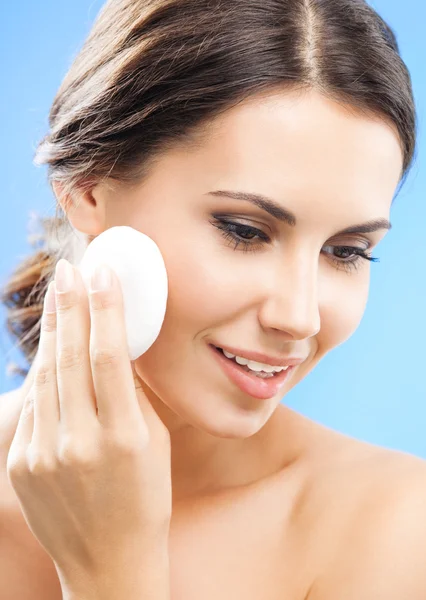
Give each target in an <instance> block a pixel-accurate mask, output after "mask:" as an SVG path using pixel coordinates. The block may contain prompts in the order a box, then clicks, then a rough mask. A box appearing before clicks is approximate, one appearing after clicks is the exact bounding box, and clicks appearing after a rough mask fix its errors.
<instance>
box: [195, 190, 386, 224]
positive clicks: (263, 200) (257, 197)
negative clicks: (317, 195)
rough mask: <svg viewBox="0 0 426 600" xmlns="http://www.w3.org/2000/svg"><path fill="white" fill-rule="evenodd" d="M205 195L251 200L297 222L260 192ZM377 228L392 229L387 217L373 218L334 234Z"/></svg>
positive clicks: (290, 213) (288, 219)
mask: <svg viewBox="0 0 426 600" xmlns="http://www.w3.org/2000/svg"><path fill="white" fill-rule="evenodd" d="M206 195H209V196H225V197H227V198H232V199H233V200H245V201H246V202H251V204H254V205H255V206H257V207H259V208H261V209H262V210H264V211H266V212H267V213H269V214H270V215H272V216H273V217H274V218H275V219H278V221H283V222H284V223H287V224H288V225H290V227H295V226H296V224H297V220H296V216H295V215H294V214H293V213H292V212H290V211H289V210H287V209H286V208H284V207H282V206H280V205H279V204H277V203H276V202H275V201H274V200H271V198H267V197H266V196H262V195H260V194H252V193H249V192H237V191H230V190H215V191H214V192H208V194H206ZM379 229H392V224H391V223H390V222H389V221H388V220H387V219H373V220H372V221H367V222H366V223H360V224H358V225H351V226H350V227H346V228H345V229H342V230H341V231H339V232H338V233H337V234H336V235H342V234H345V233H372V232H374V231H378V230H379Z"/></svg>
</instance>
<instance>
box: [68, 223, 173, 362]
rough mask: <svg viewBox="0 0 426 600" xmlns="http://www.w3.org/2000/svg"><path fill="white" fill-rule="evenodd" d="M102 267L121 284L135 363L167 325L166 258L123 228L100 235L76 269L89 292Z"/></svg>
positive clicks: (147, 241)
mask: <svg viewBox="0 0 426 600" xmlns="http://www.w3.org/2000/svg"><path fill="white" fill-rule="evenodd" d="M102 263H105V264H107V265H108V266H109V267H111V268H112V269H113V271H114V272H115V273H116V275H117V277H118V279H119V280H120V284H121V289H122V292H123V299H124V315H125V321H126V332H127V343H128V350H129V356H130V360H135V359H136V358H138V357H139V356H141V355H142V354H143V353H144V352H146V351H147V350H148V348H149V347H150V346H152V344H153V343H154V342H155V340H156V339H157V337H158V335H159V333H160V330H161V327H162V324H163V321H164V316H165V313H166V305H167V295H168V280H167V271H166V266H165V264H164V260H163V257H162V255H161V252H160V249H159V248H158V246H157V244H156V243H155V242H154V241H153V240H152V239H151V238H150V237H148V236H147V235H145V234H144V233H141V232H140V231H137V230H136V229H133V227H126V226H120V227H111V228H110V229H107V230H106V231H104V232H103V233H101V234H100V235H98V236H97V237H96V238H95V239H94V240H93V241H92V242H91V243H90V244H89V245H88V247H87V249H86V251H85V253H84V255H83V258H82V260H81V261H80V264H79V265H76V266H77V268H78V269H79V270H80V273H81V275H82V278H83V281H84V285H85V287H86V289H87V291H88V292H89V286H90V280H91V277H92V274H93V271H94V269H95V267H96V266H98V265H99V264H102Z"/></svg>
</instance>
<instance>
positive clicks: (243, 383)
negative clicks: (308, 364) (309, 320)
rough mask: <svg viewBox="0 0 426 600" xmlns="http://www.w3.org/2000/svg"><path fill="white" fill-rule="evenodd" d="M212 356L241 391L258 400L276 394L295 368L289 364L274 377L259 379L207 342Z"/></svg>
mask: <svg viewBox="0 0 426 600" xmlns="http://www.w3.org/2000/svg"><path fill="white" fill-rule="evenodd" d="M209 348H210V349H211V351H212V353H213V357H214V358H215V360H216V361H217V362H218V364H219V366H220V367H222V370H223V371H224V373H225V374H226V375H227V376H228V379H230V380H231V381H232V383H234V384H235V385H236V386H237V387H238V388H239V389H240V390H241V391H243V392H245V393H246V394H248V395H249V396H252V397H253V398H257V399H258V400H269V399H270V398H273V397H274V396H276V395H277V393H278V391H279V389H280V388H281V387H282V386H283V385H284V384H285V383H286V381H288V379H289V377H290V376H291V375H292V373H293V371H294V370H295V368H296V367H295V365H293V366H289V368H288V369H287V370H286V371H281V373H278V374H277V375H274V377H270V378H268V379H261V378H259V377H256V375H253V374H251V373H249V372H247V371H244V369H242V368H241V365H238V364H237V363H236V362H235V361H233V360H230V359H229V358H226V356H225V355H224V354H223V353H222V352H220V350H218V349H217V348H216V347H215V346H214V345H213V344H209Z"/></svg>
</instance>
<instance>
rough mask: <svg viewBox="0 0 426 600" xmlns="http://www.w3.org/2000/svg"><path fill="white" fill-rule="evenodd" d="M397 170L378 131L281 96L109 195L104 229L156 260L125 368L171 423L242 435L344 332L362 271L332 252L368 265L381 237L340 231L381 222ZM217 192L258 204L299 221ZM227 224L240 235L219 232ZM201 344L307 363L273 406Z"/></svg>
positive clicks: (365, 282)
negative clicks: (159, 271) (163, 299)
mask: <svg viewBox="0 0 426 600" xmlns="http://www.w3.org/2000/svg"><path fill="white" fill-rule="evenodd" d="M402 160H403V157H402V153H401V150H400V146H399V144H398V138H397V134H396V132H395V131H394V130H393V128H392V127H391V126H389V125H386V124H385V123H384V122H382V121H379V120H378V119H373V118H368V117H366V116H365V115H361V113H359V114H357V113H355V112H354V111H352V112H349V111H348V109H346V108H344V107H343V106H341V105H339V104H337V103H334V102H332V101H330V100H327V99H325V98H324V97H322V96H321V95H319V94H318V93H316V92H309V93H305V94H304V95H301V94H297V93H294V92H293V93H288V92H284V93H283V92H281V93H278V94H277V95H264V96H260V97H259V96H257V97H256V99H253V98H252V99H251V100H250V101H249V102H246V103H244V104H241V105H239V106H238V107H236V108H234V109H232V110H230V111H228V112H227V113H226V114H224V115H223V116H221V117H220V118H218V119H217V120H216V121H214V122H213V123H212V125H211V127H210V129H209V130H208V131H207V135H206V137H205V138H204V140H203V143H202V144H198V145H197V146H195V145H194V147H193V148H191V147H185V148H182V147H181V148H179V149H176V150H173V151H169V152H168V153H167V154H165V155H164V156H163V158H162V159H161V160H159V161H158V163H157V164H156V165H155V167H153V170H152V172H151V175H150V177H149V178H148V179H146V180H145V181H144V183H143V184H141V185H136V186H133V187H132V188H131V189H126V190H124V188H123V187H118V188H116V191H115V192H114V193H111V192H108V193H109V196H108V198H107V202H106V213H105V214H106V223H105V227H112V226H115V225H128V226H131V227H134V228H135V229H137V230H139V231H141V232H143V233H145V234H147V235H148V236H149V237H151V238H152V239H153V240H154V241H155V242H156V243H157V245H158V246H159V248H160V250H161V252H162V254H163V257H164V260H165V264H166V268H167V272H168V278H169V297H168V305H167V312H166V317H165V320H164V324H163V328H162V330H161V333H160V335H159V337H158V338H157V340H156V342H155V343H154V344H153V345H152V347H151V348H150V349H149V350H148V351H147V352H146V353H145V354H144V355H143V356H141V357H140V358H139V359H138V360H137V362H136V366H137V370H138V372H139V374H140V375H141V377H142V378H143V380H144V382H145V385H146V386H147V393H148V394H149V396H150V398H151V399H152V400H155V402H157V403H158V404H159V405H160V404H161V405H162V406H163V405H164V406H163V408H162V410H165V411H167V414H168V415H169V417H170V419H169V422H171V423H173V424H174V426H175V427H176V428H177V427H180V426H181V425H182V424H185V425H192V426H193V427H196V428H198V429H201V430H203V431H205V432H207V433H209V434H211V435H213V436H217V437H224V438H225V437H228V438H238V437H239V438H245V437H248V436H251V435H253V434H254V433H256V431H258V430H259V429H260V428H262V427H263V425H264V424H265V423H266V421H267V420H268V419H269V417H270V416H271V414H272V413H273V412H274V410H275V409H276V407H277V405H278V404H279V403H280V401H281V399H282V398H283V397H284V396H285V395H286V394H287V392H288V391H289V390H290V389H292V388H293V387H294V386H295V385H296V384H297V383H298V382H299V381H301V380H302V379H303V378H304V377H305V376H306V375H307V374H308V373H309V372H310V371H311V370H312V369H313V368H314V367H315V366H316V365H317V363H318V362H319V361H320V360H321V359H322V358H323V357H324V356H325V355H326V354H327V353H328V352H329V351H330V350H332V349H333V348H335V347H336V346H338V345H340V344H342V343H343V342H344V341H345V340H347V339H348V338H349V337H350V336H351V335H352V334H353V333H354V331H355V330H356V329H357V327H358V325H359V323H360V320H361V318H362V315H363V313H364V309H365V306H366V301H367V296H368V289H369V280H370V264H371V263H370V262H369V261H368V260H367V259H366V258H363V257H362V256H357V254H355V253H354V252H353V250H352V251H350V252H348V250H347V248H346V249H345V248H342V247H348V246H350V247H351V248H356V249H357V250H358V251H359V252H367V253H368V254H372V255H373V256H377V253H376V252H375V251H374V249H375V246H376V245H377V244H378V243H379V242H380V240H381V239H382V238H383V237H384V235H385V234H386V231H387V230H386V228H379V229H377V231H372V232H368V233H363V232H356V231H355V232H354V233H339V232H341V230H343V229H346V228H348V227H353V226H355V225H359V224H363V223H366V222H368V221H371V220H376V219H389V216H390V215H389V213H390V208H391V203H392V199H393V196H394V193H395V191H396V186H397V185H398V182H399V178H400V175H401V169H402ZM101 189H104V188H101V187H98V188H95V190H94V192H93V195H94V197H95V198H96V194H98V196H99V195H100V194H101V193H103V192H101ZM218 190H221V191H224V190H227V191H232V192H246V193H251V194H260V195H262V196H264V197H268V198H270V199H272V200H273V201H274V202H275V203H276V204H278V205H279V206H280V207H282V208H283V209H284V208H285V209H286V210H287V211H291V213H293V214H294V216H295V218H296V224H295V225H293V226H292V225H290V224H288V223H286V222H284V221H281V220H277V219H276V218H274V217H273V216H271V215H270V214H269V213H267V212H265V211H264V210H262V209H261V208H260V207H258V206H255V205H253V204H252V203H250V202H248V201H246V200H241V199H232V198H229V197H227V196H226V195H225V194H223V195H220V194H218ZM105 194H107V192H105ZM226 223H234V224H239V225H240V227H239V229H238V228H237V229H235V226H234V227H231V228H230V232H229V231H228V233H226V232H225V231H223V230H222V229H220V228H219V227H228V229H229V225H226ZM243 225H244V226H246V227H250V228H255V229H256V231H253V229H244V227H241V226H243ZM355 229H356V228H355ZM232 232H234V234H235V233H236V234H237V238H238V237H240V238H242V239H243V240H244V239H245V242H246V243H247V244H248V246H247V248H246V249H247V250H250V251H244V248H245V244H244V241H241V243H240V244H239V245H238V246H237V242H236V241H233V240H232V238H231V235H232ZM225 236H228V237H227V238H225ZM250 240H251V241H250ZM236 246H237V247H236ZM354 259H356V262H355V261H354V262H352V260H354ZM209 344H214V345H216V346H220V347H227V346H230V347H235V348H238V349H241V350H246V351H257V352H262V353H265V354H268V355H271V356H276V357H283V358H285V357H290V356H297V357H304V358H305V360H304V362H303V363H302V364H300V365H299V366H297V367H296V368H295V370H294V371H293V374H292V376H291V377H290V379H289V380H288V381H287V382H286V383H285V384H284V386H283V387H282V388H281V389H280V390H279V391H278V393H277V394H276V395H275V396H274V397H272V398H269V399H266V400H259V399H256V398H254V397H252V396H250V395H249V394H247V393H245V392H243V391H242V390H240V389H239V388H238V387H236V385H235V384H234V383H232V382H231V381H230V380H229V379H228V377H227V376H226V375H225V373H224V372H223V371H222V369H221V367H220V366H219V365H218V363H217V361H216V359H215V358H214V356H213V354H212V349H211V347H210V346H209ZM165 407H168V409H170V411H169V410H168V409H166V408H165ZM179 417H180V419H179Z"/></svg>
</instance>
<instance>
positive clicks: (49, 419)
mask: <svg viewBox="0 0 426 600" xmlns="http://www.w3.org/2000/svg"><path fill="white" fill-rule="evenodd" d="M33 388H34V434H33V444H35V445H37V444H39V443H43V444H46V443H49V442H50V443H52V444H53V443H55V442H56V440H57V433H58V423H59V397H58V386H57V381H56V302H55V282H54V281H52V282H51V283H50V284H49V287H48V288H47V292H46V295H45V298H44V306H43V314H42V317H41V325H40V341H39V346H38V352H37V364H36V371H35V375H34V382H33Z"/></svg>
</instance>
